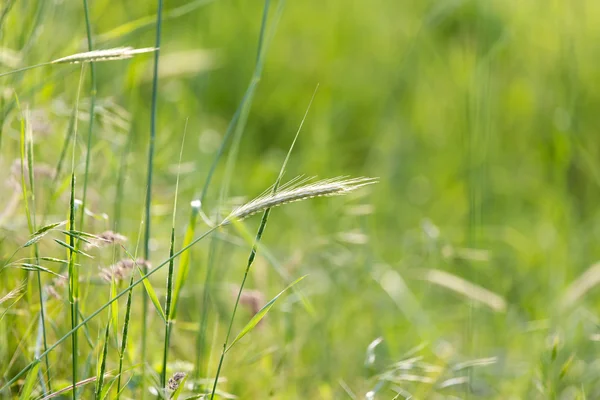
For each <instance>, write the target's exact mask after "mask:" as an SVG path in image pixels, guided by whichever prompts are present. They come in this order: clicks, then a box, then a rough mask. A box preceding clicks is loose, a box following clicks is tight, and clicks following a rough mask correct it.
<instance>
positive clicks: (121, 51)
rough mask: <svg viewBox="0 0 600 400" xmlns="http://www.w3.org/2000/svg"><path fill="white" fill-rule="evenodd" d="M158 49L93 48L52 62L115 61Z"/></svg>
mask: <svg viewBox="0 0 600 400" xmlns="http://www.w3.org/2000/svg"><path fill="white" fill-rule="evenodd" d="M156 50H158V49H157V48H155V47H145V48H141V49H134V48H133V47H115V48H113V49H106V50H93V51H86V52H84V53H77V54H72V55H70V56H66V57H62V58H58V59H56V60H54V61H52V62H51V64H79V63H83V62H98V61H114V60H125V59H127V58H131V57H133V56H134V55H136V54H142V53H150V52H154V51H156Z"/></svg>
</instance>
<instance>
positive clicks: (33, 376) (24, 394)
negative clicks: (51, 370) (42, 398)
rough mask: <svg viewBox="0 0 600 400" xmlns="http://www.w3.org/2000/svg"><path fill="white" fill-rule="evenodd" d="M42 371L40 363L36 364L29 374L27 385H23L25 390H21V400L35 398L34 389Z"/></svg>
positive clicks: (26, 380)
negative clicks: (39, 371) (40, 370)
mask: <svg viewBox="0 0 600 400" xmlns="http://www.w3.org/2000/svg"><path fill="white" fill-rule="evenodd" d="M39 369H40V363H39V362H36V363H35V365H34V366H33V367H32V368H31V370H29V373H28V374H27V378H26V379H25V383H24V384H23V389H22V390H21V396H20V397H19V399H21V400H29V399H31V398H32V397H33V396H31V394H32V393H33V387H34V385H35V382H36V380H37V377H38V370H39Z"/></svg>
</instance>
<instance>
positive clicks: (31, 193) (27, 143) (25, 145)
mask: <svg viewBox="0 0 600 400" xmlns="http://www.w3.org/2000/svg"><path fill="white" fill-rule="evenodd" d="M15 100H16V102H17V107H18V108H19V110H21V106H20V104H19V98H18V97H15ZM27 113H28V111H27V110H26V111H25V114H24V113H23V111H22V110H21V124H20V132H21V135H20V141H21V146H20V147H21V187H22V191H23V202H24V204H25V214H26V216H27V226H28V228H29V233H30V234H32V235H33V233H34V232H35V231H36V212H35V182H34V171H33V166H34V162H33V133H32V132H31V126H30V125H29V122H28V118H27ZM25 163H27V164H25ZM25 171H28V174H27V175H28V178H29V190H27V182H26V179H25ZM30 199H31V207H30V206H29V202H30ZM32 253H33V259H34V260H35V265H40V259H39V249H38V244H37V242H36V243H34V245H33V247H32ZM27 275H29V273H27ZM37 284H38V287H37V289H38V295H39V302H40V324H39V329H40V331H41V337H42V345H43V348H44V350H46V349H47V347H48V341H47V338H46V319H45V305H44V293H43V290H42V275H41V272H40V270H39V269H38V270H37ZM37 354H39V348H38V347H37V346H36V355H37ZM45 361H46V371H47V373H48V376H49V374H50V363H49V361H48V357H46V358H45ZM38 372H39V374H40V382H41V383H42V387H43V391H44V394H45V393H46V385H45V383H44V378H43V372H42V369H41V368H40V369H39V370H38ZM48 385H50V378H48ZM49 390H52V389H49Z"/></svg>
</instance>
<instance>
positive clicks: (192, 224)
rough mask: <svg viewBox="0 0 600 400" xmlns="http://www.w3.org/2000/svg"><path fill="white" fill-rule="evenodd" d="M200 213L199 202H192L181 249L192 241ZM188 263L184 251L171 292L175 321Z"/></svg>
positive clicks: (187, 252) (188, 267)
mask: <svg viewBox="0 0 600 400" xmlns="http://www.w3.org/2000/svg"><path fill="white" fill-rule="evenodd" d="M199 211H200V201H199V200H194V201H192V212H191V214H190V220H189V222H188V226H187V229H186V231H185V236H184V238H183V247H186V246H187V245H188V244H190V243H191V241H192V240H194V234H195V233H196V223H197V222H198V212H199ZM190 261H191V253H190V252H189V251H186V252H185V253H183V254H182V255H181V260H180V261H179V268H178V269H177V277H176V279H175V289H174V291H173V305H172V313H171V314H172V316H171V317H172V319H173V320H175V319H177V306H178V305H179V304H178V301H179V297H180V296H181V291H182V290H183V285H184V284H185V282H186V281H187V277H188V274H189V270H190Z"/></svg>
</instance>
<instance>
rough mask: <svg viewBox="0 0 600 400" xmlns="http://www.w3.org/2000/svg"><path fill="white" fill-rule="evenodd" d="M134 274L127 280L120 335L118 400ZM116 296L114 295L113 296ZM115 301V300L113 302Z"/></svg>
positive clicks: (127, 334)
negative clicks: (123, 318)
mask: <svg viewBox="0 0 600 400" xmlns="http://www.w3.org/2000/svg"><path fill="white" fill-rule="evenodd" d="M134 277H135V275H134V274H133V273H132V274H131V279H130V280H129V286H130V287H131V289H129V290H128V293H127V303H126V305H125V321H124V322H123V334H122V336H121V350H120V351H119V373H118V374H119V375H118V377H117V397H116V399H117V400H119V398H120V397H121V376H122V374H123V359H124V358H125V351H126V349H127V338H128V336H129V321H130V319H131V304H132V296H133V279H134ZM113 297H116V296H113ZM115 303H116V302H115Z"/></svg>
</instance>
